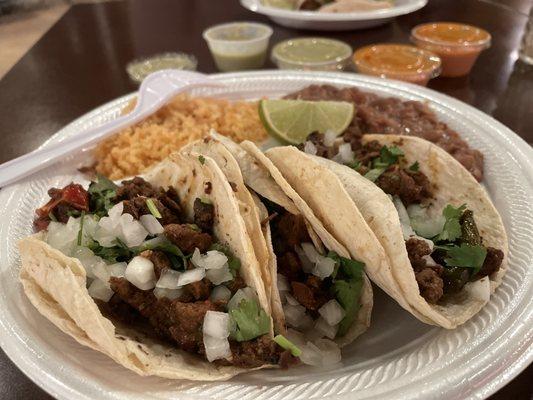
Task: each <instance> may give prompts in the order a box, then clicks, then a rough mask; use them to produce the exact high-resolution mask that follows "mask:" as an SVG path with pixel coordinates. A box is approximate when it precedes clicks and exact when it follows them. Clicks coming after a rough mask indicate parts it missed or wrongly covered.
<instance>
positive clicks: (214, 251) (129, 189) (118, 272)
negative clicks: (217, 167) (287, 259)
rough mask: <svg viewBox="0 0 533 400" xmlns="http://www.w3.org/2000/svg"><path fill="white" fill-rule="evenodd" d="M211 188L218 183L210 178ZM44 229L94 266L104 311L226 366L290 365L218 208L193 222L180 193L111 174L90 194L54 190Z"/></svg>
mask: <svg viewBox="0 0 533 400" xmlns="http://www.w3.org/2000/svg"><path fill="white" fill-rule="evenodd" d="M207 183H209V185H210V182H207ZM49 194H50V196H51V200H50V201H49V202H48V203H47V204H46V205H45V206H43V207H41V208H40V209H38V210H37V212H36V214H37V218H36V221H35V227H36V229H37V230H46V240H47V242H48V243H49V244H50V245H52V246H53V247H56V248H58V249H59V250H61V251H62V252H64V253H65V254H67V255H69V256H72V257H76V258H78V259H79V260H80V262H81V263H82V265H83V266H84V267H85V269H86V272H87V278H88V282H87V283H88V291H89V294H90V295H91V297H93V298H94V299H95V300H97V302H98V304H99V305H100V307H101V309H102V312H105V313H106V314H110V315H113V316H114V317H115V318H118V319H120V320H121V321H123V322H124V321H125V322H126V323H131V324H134V325H135V326H142V327H143V329H144V330H146V327H148V329H149V331H150V332H149V333H150V335H152V336H156V337H158V338H159V339H161V340H163V341H165V342H167V343H171V344H172V345H173V346H176V347H178V348H180V349H182V350H184V351H187V352H190V353H195V354H197V355H198V356H200V357H202V358H205V359H207V360H208V361H210V362H215V363H217V364H221V365H234V366H239V367H245V368H253V367H258V366H261V365H264V364H278V363H282V364H283V365H288V361H287V356H286V355H285V356H284V357H283V359H282V358H281V356H282V354H283V352H284V350H283V348H281V347H280V346H278V345H277V344H276V343H275V342H274V341H273V340H272V338H271V337H270V336H269V335H268V334H269V332H270V324H271V322H270V317H269V316H268V315H267V314H266V313H265V311H264V310H263V309H262V308H261V307H260V306H259V303H258V300H257V295H256V293H255V290H254V289H252V288H250V287H248V286H247V285H246V284H245V282H244V280H243V279H242V277H241V276H240V272H239V271H240V261H239V259H237V258H236V257H234V256H233V255H232V253H231V251H230V250H229V248H227V247H226V246H225V245H223V244H222V243H220V242H218V240H217V238H216V237H215V236H214V235H213V224H214V221H215V206H214V205H213V204H212V203H211V201H210V200H209V199H208V198H202V199H199V198H198V199H196V200H195V202H194V206H193V209H194V216H193V220H192V221H188V220H187V217H186V216H185V214H184V213H183V212H182V209H181V206H180V199H179V196H178V194H177V192H176V191H175V190H174V189H166V190H165V189H162V188H156V187H154V186H152V185H151V184H150V183H149V182H147V181H145V180H144V179H143V178H140V177H135V178H133V179H131V180H127V181H123V182H122V183H121V185H116V184H115V183H113V182H112V181H109V180H107V179H106V178H104V177H99V178H98V180H97V181H95V182H92V183H91V184H90V186H89V188H88V190H85V189H83V187H82V186H81V185H77V184H73V183H72V184H70V185H68V186H66V187H65V188H63V189H51V190H50V191H49Z"/></svg>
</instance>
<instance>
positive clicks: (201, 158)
mask: <svg viewBox="0 0 533 400" xmlns="http://www.w3.org/2000/svg"><path fill="white" fill-rule="evenodd" d="M198 161H200V164H202V165H204V164H205V157H204V156H202V155H199V156H198Z"/></svg>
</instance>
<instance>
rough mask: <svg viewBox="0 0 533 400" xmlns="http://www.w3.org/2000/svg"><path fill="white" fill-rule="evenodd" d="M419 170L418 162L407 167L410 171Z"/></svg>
mask: <svg viewBox="0 0 533 400" xmlns="http://www.w3.org/2000/svg"><path fill="white" fill-rule="evenodd" d="M419 169H420V164H419V163H418V161H415V162H414V163H413V164H411V165H410V166H409V170H410V171H418V170H419Z"/></svg>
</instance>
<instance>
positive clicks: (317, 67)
mask: <svg viewBox="0 0 533 400" xmlns="http://www.w3.org/2000/svg"><path fill="white" fill-rule="evenodd" d="M351 55H352V48H351V47H350V46H349V45H348V44H346V43H344V42H341V41H340V40H333V39H326V38H298V39H289V40H285V41H283V42H280V43H278V44H276V45H275V46H274V48H273V49H272V55H271V58H272V62H273V63H274V64H276V65H277V66H278V68H280V69H297V70H307V71H342V70H344V69H346V68H347V67H348V66H350V65H351V61H350V56H351Z"/></svg>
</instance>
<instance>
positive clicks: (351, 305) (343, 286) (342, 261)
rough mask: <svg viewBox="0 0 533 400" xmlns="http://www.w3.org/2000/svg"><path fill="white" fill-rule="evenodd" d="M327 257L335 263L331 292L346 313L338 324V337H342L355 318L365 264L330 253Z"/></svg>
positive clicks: (358, 305)
mask: <svg viewBox="0 0 533 400" xmlns="http://www.w3.org/2000/svg"><path fill="white" fill-rule="evenodd" d="M328 257H329V258H332V259H333V260H335V261H336V262H337V265H336V266H335V270H334V271H333V274H332V275H331V277H332V279H333V286H332V291H333V293H334V294H335V298H336V299H337V301H338V302H339V304H340V305H341V307H342V308H343V309H344V311H346V316H345V317H344V318H343V319H342V321H341V322H340V323H339V330H338V332H337V335H338V336H343V335H345V334H346V333H347V332H348V329H349V328H350V326H351V325H352V324H353V321H354V320H355V318H356V317H357V312H358V310H359V307H360V302H359V300H360V298H361V290H362V288H363V269H364V267H365V264H364V263H362V262H360V261H357V260H352V259H349V258H344V257H341V256H339V255H338V254H337V253H335V252H332V251H330V252H329V254H328Z"/></svg>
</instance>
